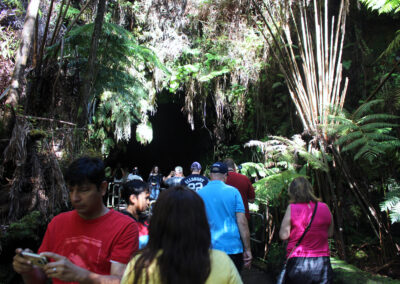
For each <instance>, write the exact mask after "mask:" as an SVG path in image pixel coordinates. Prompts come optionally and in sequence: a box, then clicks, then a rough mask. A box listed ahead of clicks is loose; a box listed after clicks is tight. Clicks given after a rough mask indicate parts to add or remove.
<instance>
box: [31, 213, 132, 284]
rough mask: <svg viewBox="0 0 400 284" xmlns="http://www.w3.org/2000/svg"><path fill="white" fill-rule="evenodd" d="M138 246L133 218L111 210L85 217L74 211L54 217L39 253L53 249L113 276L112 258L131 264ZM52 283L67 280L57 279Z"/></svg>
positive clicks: (77, 261)
mask: <svg viewBox="0 0 400 284" xmlns="http://www.w3.org/2000/svg"><path fill="white" fill-rule="evenodd" d="M138 246H139V242H138V227H137V225H136V222H135V221H134V220H132V218H129V217H128V216H125V215H123V214H121V213H119V212H116V211H114V210H112V209H111V210H110V211H109V212H108V213H107V214H105V215H103V216H101V217H99V218H97V219H93V220H85V219H82V218H81V217H80V216H79V215H78V213H77V212H76V210H73V211H69V212H65V213H61V214H59V215H57V216H56V217H54V218H53V220H51V222H50V223H49V225H48V226H47V230H46V234H45V235H44V238H43V241H42V245H41V246H40V248H39V251H38V252H39V253H41V252H45V251H48V252H54V253H57V254H59V255H62V256H65V257H67V258H68V259H69V260H70V261H71V262H72V263H74V264H76V265H77V266H80V267H82V268H85V269H87V270H89V271H91V272H94V273H98V274H102V275H110V270H111V261H114V262H119V263H124V264H126V263H128V262H129V261H130V259H131V257H132V255H133V253H134V252H135V251H137V250H138ZM53 283H66V282H64V281H61V280H59V279H56V278H54V279H53ZM69 283H74V282H69Z"/></svg>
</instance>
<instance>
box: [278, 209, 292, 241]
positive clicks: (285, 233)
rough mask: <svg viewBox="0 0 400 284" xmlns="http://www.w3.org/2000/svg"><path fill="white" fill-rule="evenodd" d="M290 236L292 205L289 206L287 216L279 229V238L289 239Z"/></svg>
mask: <svg viewBox="0 0 400 284" xmlns="http://www.w3.org/2000/svg"><path fill="white" fill-rule="evenodd" d="M289 236H290V205H289V206H288V207H287V209H286V212H285V216H284V217H283V220H282V224H281V228H280V230H279V238H280V239H281V240H287V239H289Z"/></svg>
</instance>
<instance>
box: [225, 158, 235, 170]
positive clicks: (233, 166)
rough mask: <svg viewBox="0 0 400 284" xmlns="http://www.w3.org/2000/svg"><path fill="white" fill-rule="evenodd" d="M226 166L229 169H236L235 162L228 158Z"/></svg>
mask: <svg viewBox="0 0 400 284" xmlns="http://www.w3.org/2000/svg"><path fill="white" fill-rule="evenodd" d="M224 163H225V165H226V166H227V167H228V169H235V162H234V161H233V159H231V158H226V159H225V160H224Z"/></svg>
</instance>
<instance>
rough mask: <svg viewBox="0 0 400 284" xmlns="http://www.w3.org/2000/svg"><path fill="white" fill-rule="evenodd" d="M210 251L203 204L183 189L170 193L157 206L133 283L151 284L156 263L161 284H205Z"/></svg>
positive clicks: (209, 235) (137, 263)
mask: <svg viewBox="0 0 400 284" xmlns="http://www.w3.org/2000/svg"><path fill="white" fill-rule="evenodd" d="M210 247H211V234H210V228H209V225H208V221H207V215H206V211H205V207H204V203H203V200H202V199H201V198H200V196H199V195H198V194H197V193H195V192H194V191H192V190H190V189H188V188H186V187H183V186H176V187H172V188H170V189H167V190H166V191H164V192H162V193H161V194H160V196H159V197H158V199H157V202H156V203H155V205H154V210H153V216H152V218H151V222H150V225H149V242H148V244H147V246H146V247H145V248H144V250H143V252H142V254H141V255H140V256H139V257H138V259H137V261H136V263H135V266H134V268H133V271H134V281H133V283H134V284H137V283H140V282H139V280H141V279H142V277H145V279H146V281H145V282H146V283H148V280H149V271H148V268H149V266H150V265H151V264H152V263H153V261H157V266H158V268H159V277H160V280H161V283H163V284H175V283H179V284H203V283H204V282H205V281H206V280H207V278H208V275H209V274H210V270H211V264H210V263H211V261H210ZM155 273H158V272H157V270H156V271H155Z"/></svg>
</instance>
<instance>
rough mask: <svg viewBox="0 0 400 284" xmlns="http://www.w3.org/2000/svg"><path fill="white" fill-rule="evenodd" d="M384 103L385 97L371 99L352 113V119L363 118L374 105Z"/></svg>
mask: <svg viewBox="0 0 400 284" xmlns="http://www.w3.org/2000/svg"><path fill="white" fill-rule="evenodd" d="M382 103H384V100H383V99H376V100H371V101H368V102H366V103H363V104H362V105H361V106H359V107H358V109H357V110H356V111H355V112H354V113H353V114H352V119H354V120H356V121H357V120H359V119H361V117H362V116H364V114H366V113H367V112H369V111H371V109H372V107H374V106H376V105H379V104H382Z"/></svg>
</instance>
